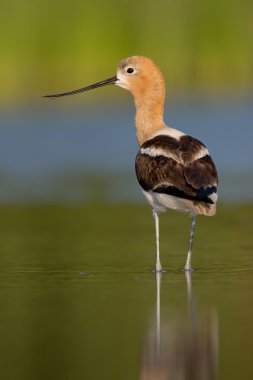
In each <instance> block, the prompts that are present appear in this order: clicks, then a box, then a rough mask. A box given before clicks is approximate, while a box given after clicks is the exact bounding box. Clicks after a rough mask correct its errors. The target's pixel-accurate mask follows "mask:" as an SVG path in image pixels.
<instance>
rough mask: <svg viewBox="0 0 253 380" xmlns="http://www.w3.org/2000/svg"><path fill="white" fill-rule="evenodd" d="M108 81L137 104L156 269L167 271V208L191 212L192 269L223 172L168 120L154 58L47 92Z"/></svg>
mask: <svg viewBox="0 0 253 380" xmlns="http://www.w3.org/2000/svg"><path fill="white" fill-rule="evenodd" d="M106 85H116V86H119V87H121V88H123V89H125V90H127V91H129V92H130V93H131V94H132V96H133V98H134V103H135V111H136V113H135V128H136V136H137V140H138V144H139V150H138V152H137V155H136V159H135V171H136V177H137V180H138V182H139V184H140V186H141V188H142V192H143V194H144V196H145V197H146V199H147V201H148V203H149V204H150V206H151V207H152V211H153V217H154V221H155V240H156V259H155V268H154V271H155V272H161V271H163V268H162V265H161V260H160V249H159V214H160V213H161V212H165V211H167V210H168V209H172V210H176V211H180V212H184V213H187V214H189V216H190V217H191V229H190V238H189V244H188V251H187V258H186V263H185V266H184V269H183V270H184V271H186V272H187V271H190V272H191V271H192V270H193V269H192V266H191V258H192V247H193V241H194V234H195V225H196V218H197V215H201V214H202V215H206V216H212V215H214V214H215V213H216V203H217V199H218V195H217V186H218V173H217V169H216V167H215V164H214V161H213V160H212V158H211V156H210V154H209V151H208V149H207V147H206V146H205V145H204V144H203V143H202V142H201V141H200V140H198V139H196V138H194V137H192V136H189V135H187V134H185V133H184V132H181V131H179V130H177V129H174V128H172V127H170V126H169V125H166V124H165V122H164V102H165V80H164V77H163V75H162V73H161V70H160V68H159V67H158V66H157V65H156V64H155V63H154V62H153V60H152V59H150V58H148V57H144V56H138V55H135V56H131V57H128V58H124V59H122V60H121V61H120V62H119V64H118V66H117V71H116V75H114V76H112V77H110V78H108V79H105V80H102V81H100V82H97V83H94V84H92V85H90V86H86V87H82V88H79V89H77V90H74V91H68V92H63V93H58V94H53V95H46V96H45V97H47V98H51V99H55V98H59V97H62V96H68V95H74V94H79V93H82V92H85V91H89V90H92V89H95V88H98V87H102V86H106Z"/></svg>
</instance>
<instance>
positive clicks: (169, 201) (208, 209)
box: [142, 190, 216, 216]
mask: <svg viewBox="0 0 253 380" xmlns="http://www.w3.org/2000/svg"><path fill="white" fill-rule="evenodd" d="M142 192H143V194H144V196H145V197H146V199H147V201H148V203H149V204H150V206H151V207H152V209H153V210H154V211H155V212H157V213H159V212H165V211H166V210H167V209H172V210H177V211H181V212H186V213H189V214H190V215H197V214H203V215H209V216H211V215H214V214H215V211H216V206H215V204H208V203H206V204H205V203H204V202H196V201H191V200H188V199H184V198H178V197H175V196H173V195H169V194H163V193H156V192H154V191H145V190H142Z"/></svg>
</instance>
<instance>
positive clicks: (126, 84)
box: [45, 56, 165, 104]
mask: <svg viewBox="0 0 253 380" xmlns="http://www.w3.org/2000/svg"><path fill="white" fill-rule="evenodd" d="M109 84H116V85H117V86H120V87H122V88H124V89H126V90H128V91H130V92H131V94H132V95H133V96H134V98H135V103H136V104H138V103H141V102H143V101H144V100H145V99H146V100H149V103H152V100H154V101H155V102H159V101H160V102H163V99H164V92H165V89H164V79H163V76H162V73H161V71H160V69H159V68H158V67H157V66H156V65H155V64H154V62H153V61H152V60H151V59H150V58H147V57H142V56H133V57H129V58H125V59H123V60H122V61H120V63H119V65H118V68H117V75H116V76H113V77H111V78H108V79H105V80H102V81H100V82H97V83H94V84H92V85H90V86H86V87H82V88H79V89H78V90H74V91H68V92H63V93H60V94H53V95H46V96H45V97H49V98H52V99H54V98H58V97H62V96H66V95H74V94H79V93H81V92H85V91H89V90H92V89H94V88H98V87H102V86H106V85H109Z"/></svg>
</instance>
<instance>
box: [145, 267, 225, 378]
mask: <svg viewBox="0 0 253 380" xmlns="http://www.w3.org/2000/svg"><path fill="white" fill-rule="evenodd" d="M185 277H186V287H187V300H188V313H186V315H185V317H183V316H182V311H181V312H180V315H179V313H178V314H177V313H176V314H174V315H173V316H170V317H168V318H166V319H164V318H163V317H162V313H161V302H160V301H161V282H162V273H156V308H155V319H154V322H153V323H152V325H151V327H150V329H149V331H148V333H147V336H146V339H145V344H144V346H143V351H142V355H141V368H140V377H139V378H140V380H154V379H155V380H165V379H166V380H215V379H217V371H218V349H219V341H218V318H217V314H216V312H215V311H214V310H212V311H205V312H204V314H202V315H198V316H197V314H196V307H195V300H194V295H193V291H192V283H191V273H190V272H186V273H185Z"/></svg>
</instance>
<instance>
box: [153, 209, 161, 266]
mask: <svg viewBox="0 0 253 380" xmlns="http://www.w3.org/2000/svg"><path fill="white" fill-rule="evenodd" d="M153 215H154V219H155V238H156V264H155V271H156V272H161V271H162V266H161V263H160V253H159V216H158V214H157V213H156V212H155V211H153Z"/></svg>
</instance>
